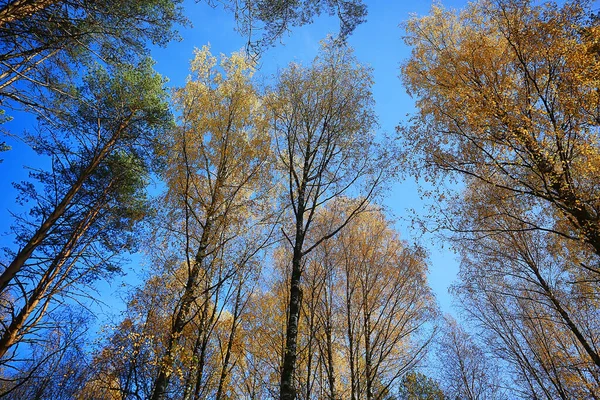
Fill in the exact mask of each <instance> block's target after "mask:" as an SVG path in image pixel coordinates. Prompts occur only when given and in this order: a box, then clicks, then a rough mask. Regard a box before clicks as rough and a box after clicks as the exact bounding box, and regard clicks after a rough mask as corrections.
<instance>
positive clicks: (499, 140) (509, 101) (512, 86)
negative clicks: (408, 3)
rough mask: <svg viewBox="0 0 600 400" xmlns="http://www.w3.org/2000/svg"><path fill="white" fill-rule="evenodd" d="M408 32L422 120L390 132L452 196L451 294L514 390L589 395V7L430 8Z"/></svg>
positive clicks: (592, 136) (446, 203) (593, 122)
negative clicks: (456, 255) (450, 183)
mask: <svg viewBox="0 0 600 400" xmlns="http://www.w3.org/2000/svg"><path fill="white" fill-rule="evenodd" d="M407 31H408V37H407V39H406V40H407V43H408V44H410V45H412V46H413V53H412V56H411V59H410V60H409V61H408V62H407V63H405V65H404V66H403V76H404V81H405V83H406V85H407V88H408V89H409V91H410V93H411V94H413V95H414V96H415V97H416V98H417V105H418V107H419V113H418V114H417V115H416V116H415V117H414V119H413V121H412V122H413V123H412V125H411V126H405V127H403V128H400V129H399V131H400V133H401V134H402V136H403V138H404V143H405V145H406V149H407V152H411V153H412V154H416V155H417V156H418V157H417V158H416V159H414V162H413V163H412V167H413V168H414V169H413V171H414V172H415V173H417V174H419V175H420V176H426V177H428V178H432V179H434V180H435V181H436V182H438V183H439V182H442V181H443V180H444V179H446V178H448V179H451V180H452V179H454V180H455V181H459V182H460V184H461V185H460V189H459V190H457V191H454V192H452V193H449V192H447V191H438V192H437V193H436V194H438V195H439V196H438V198H437V199H439V200H441V202H440V203H439V205H440V207H439V208H437V211H438V212H437V216H438V217H439V218H438V222H439V223H440V224H441V226H442V227H446V228H449V229H450V230H451V231H452V232H453V234H452V235H451V236H452V239H453V240H454V243H455V246H456V248H457V250H459V252H460V254H461V282H460V283H459V285H458V287H457V293H458V294H459V295H460V296H461V298H462V299H463V300H464V301H465V302H466V304H465V305H466V309H467V310H468V311H470V314H471V316H472V317H473V318H474V319H476V320H479V321H483V325H484V326H485V329H486V330H487V332H488V334H489V336H488V337H489V339H490V340H489V343H491V344H493V346H492V348H494V350H497V351H498V353H496V354H503V356H502V358H503V359H504V360H507V362H508V363H509V364H510V365H512V366H513V367H514V368H515V371H517V372H516V376H518V381H519V384H518V386H519V388H518V389H517V390H521V391H522V392H523V393H529V394H531V393H536V394H537V393H540V394H542V393H543V394H544V395H545V396H546V397H548V398H552V397H563V398H567V397H569V396H575V397H580V396H588V393H590V392H593V391H594V390H596V391H597V380H596V379H597V378H596V376H597V374H596V373H595V372H592V371H593V370H594V369H596V368H597V367H598V365H600V364H599V363H598V361H600V359H599V358H598V351H597V345H596V342H597V338H596V335H595V334H594V333H593V332H595V330H596V329H597V310H598V305H597V294H598V285H597V282H598V273H599V271H598V269H597V267H596V266H597V264H598V257H599V256H600V247H599V243H600V242H598V228H599V225H598V206H599V204H598V189H597V185H596V183H595V182H596V181H597V179H596V175H597V170H598V165H600V164H599V159H598V144H597V134H598V121H599V119H598V91H597V84H596V81H595V78H594V76H596V75H597V69H598V65H599V64H598V62H597V56H598V52H597V45H596V38H597V31H598V27H597V19H595V18H593V17H592V12H591V3H590V2H587V1H569V2H566V3H564V4H562V5H560V6H558V5H556V4H552V3H546V4H543V5H535V4H533V3H532V2H529V1H499V2H491V1H490V2H488V1H480V2H477V3H473V4H471V5H469V6H468V7H467V8H466V9H465V10H464V11H462V12H460V13H453V12H450V11H447V10H444V9H442V8H441V7H434V8H433V9H432V12H431V15H429V16H426V17H422V18H414V19H412V20H411V21H409V22H408V23H407ZM496 346H497V347H496ZM492 348H490V349H486V350H491V349H492ZM571 368H572V369H571ZM572 371H577V372H576V373H575V374H573V373H572ZM575 375H577V377H575ZM593 382H595V383H593ZM583 393H585V394H583ZM565 396H566V397H565Z"/></svg>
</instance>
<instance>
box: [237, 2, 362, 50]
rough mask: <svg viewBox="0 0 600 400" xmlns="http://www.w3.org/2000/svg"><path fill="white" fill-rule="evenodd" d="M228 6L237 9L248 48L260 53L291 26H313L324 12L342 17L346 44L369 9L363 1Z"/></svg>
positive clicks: (242, 3)
mask: <svg viewBox="0 0 600 400" xmlns="http://www.w3.org/2000/svg"><path fill="white" fill-rule="evenodd" d="M226 7H229V8H232V9H233V10H234V12H235V15H236V17H237V23H238V29H239V30H240V32H242V34H244V35H246V36H247V37H248V46H249V47H250V48H251V49H253V50H256V51H260V50H262V49H263V48H265V47H268V46H271V45H273V44H274V43H275V42H276V41H277V40H278V39H280V38H281V37H282V36H283V35H284V34H285V33H286V32H288V31H289V30H290V28H291V27H294V26H301V25H305V24H307V23H311V22H312V20H313V18H314V17H316V16H319V15H320V14H321V13H322V12H323V11H326V12H327V13H328V14H330V15H334V14H337V16H338V17H339V20H340V31H339V34H338V40H339V41H340V42H343V41H345V39H346V37H347V36H348V35H350V34H351V33H352V32H353V31H354V29H355V28H356V27H357V26H358V25H359V24H361V23H362V22H364V21H365V18H366V16H367V6H366V5H365V4H363V2H362V1H361V0H351V1H338V0H303V1H290V0H286V1H274V0H262V1H258V2H257V1H249V0H245V1H241V2H237V1H235V2H233V1H232V2H230V3H229V4H227V3H226ZM256 32H259V34H258V35H256Z"/></svg>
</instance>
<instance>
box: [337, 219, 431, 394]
mask: <svg viewBox="0 0 600 400" xmlns="http://www.w3.org/2000/svg"><path fill="white" fill-rule="evenodd" d="M338 240H339V244H338V245H339V250H337V251H336V253H337V257H339V261H338V263H339V268H340V270H341V271H340V275H341V284H340V288H341V297H342V299H341V303H342V306H343V308H344V317H343V318H342V321H343V332H344V336H345V337H344V342H345V348H344V355H345V356H344V358H345V360H346V362H347V363H348V367H349V375H350V376H349V379H348V381H349V383H350V393H349V396H348V398H350V399H360V398H365V399H369V400H370V399H375V400H382V399H385V398H386V396H387V395H388V394H390V393H391V392H392V390H393V389H394V388H395V385H396V383H397V381H398V380H399V379H400V378H401V377H402V376H403V375H404V374H405V373H406V371H407V370H409V369H410V368H412V367H413V366H414V365H415V364H416V363H417V362H418V361H419V360H420V359H421V358H422V357H423V356H424V351H425V348H426V346H427V345H428V344H429V342H430V340H431V337H430V336H429V337H428V335H427V330H426V329H425V324H426V323H427V322H431V320H432V318H434V317H435V315H436V313H437V311H436V309H435V306H434V304H433V299H432V295H431V293H430V292H429V289H428V287H427V283H426V278H425V272H426V265H425V255H424V254H423V252H422V250H421V249H419V248H411V247H409V246H407V244H406V243H404V242H402V241H401V240H400V239H399V238H398V234H397V233H396V232H395V231H394V230H393V229H391V227H390V225H389V222H388V221H387V220H386V218H385V217H384V216H383V215H382V213H381V212H380V211H377V210H374V209H370V210H369V211H368V212H367V213H364V214H362V215H360V216H358V217H357V218H356V219H355V220H353V221H351V222H350V223H349V225H348V226H347V229H345V230H344V231H342V232H340V237H339V239H338Z"/></svg>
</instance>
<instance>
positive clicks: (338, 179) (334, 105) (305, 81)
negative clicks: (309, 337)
mask: <svg viewBox="0 0 600 400" xmlns="http://www.w3.org/2000/svg"><path fill="white" fill-rule="evenodd" d="M371 84H372V79H371V73H370V71H369V69H368V68H366V67H364V66H362V65H360V64H359V63H358V62H357V60H356V59H355V58H354V56H353V55H352V53H351V51H350V50H349V49H347V48H343V47H336V46H334V45H332V44H325V45H324V48H323V50H322V53H321V54H320V55H319V56H318V57H317V58H316V59H315V60H314V62H313V64H312V65H311V66H310V67H303V66H301V65H298V64H292V65H291V66H290V67H289V68H288V69H287V70H285V71H283V72H282V73H281V74H280V75H279V76H278V77H277V83H276V84H275V86H274V88H273V90H272V93H270V94H269V97H268V102H269V104H268V107H269V113H270V119H271V130H272V131H273V134H274V137H275V148H276V155H277V160H278V172H279V173H280V174H281V177H282V179H283V180H284V182H285V183H284V185H285V192H286V193H285V197H284V200H283V201H284V202H285V206H286V207H287V208H288V210H289V218H288V219H287V221H286V222H287V223H286V224H285V225H284V226H283V227H282V231H283V233H284V236H285V240H286V242H287V243H288V245H289V246H290V249H292V251H291V253H292V257H291V261H292V262H291V276H290V298H289V309H288V319H287V329H286V345H285V354H284V358H283V366H282V369H281V389H280V397H281V399H286V400H287V399H295V398H296V387H295V384H294V372H295V370H296V358H297V339H298V325H299V318H300V309H301V297H302V294H301V292H302V289H301V278H302V271H303V270H304V269H305V257H306V255H308V254H309V253H310V252H311V251H312V250H314V249H315V248H316V247H317V246H318V245H319V244H321V243H322V242H324V241H326V240H328V239H330V238H332V237H333V236H334V235H335V234H337V233H338V232H339V231H340V230H341V229H342V228H343V227H344V226H345V225H346V224H347V223H348V222H349V221H350V220H352V218H354V216H356V215H357V214H358V213H360V212H361V211H362V210H364V208H365V206H366V204H367V200H368V199H369V198H371V197H372V196H373V194H374V192H375V190H376V188H377V187H378V186H379V184H380V180H381V175H382V173H383V172H382V171H383V168H381V166H380V165H377V163H376V160H375V157H376V154H377V153H376V149H375V143H374V136H373V131H372V129H373V127H374V123H375V116H374V114H373V110H372V103H373V100H372V96H371V89H370V88H371ZM346 193H348V194H349V193H354V194H356V195H357V196H361V195H362V196H363V197H362V201H359V202H358V203H356V205H355V207H354V208H353V210H352V211H351V212H350V213H349V214H348V217H347V218H346V220H344V221H341V222H340V223H339V225H337V226H334V227H332V228H331V230H330V231H328V232H325V233H323V235H321V236H320V237H311V238H310V239H308V240H307V238H308V237H309V236H310V235H309V233H310V231H311V226H312V224H313V222H314V218H315V215H316V212H317V211H318V210H319V209H320V208H322V207H323V206H325V205H328V204H334V203H332V200H338V201H336V202H335V204H337V205H338V207H343V205H344V201H342V200H341V196H342V195H343V194H346ZM332 212H335V211H332Z"/></svg>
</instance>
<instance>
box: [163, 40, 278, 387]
mask: <svg viewBox="0 0 600 400" xmlns="http://www.w3.org/2000/svg"><path fill="white" fill-rule="evenodd" d="M191 69H192V76H191V78H190V79H189V80H188V82H187V84H186V86H185V87H183V88H181V89H179V90H177V92H176V94H175V99H176V106H177V108H178V110H179V112H180V114H181V117H180V123H179V126H178V127H177V128H176V129H175V130H174V131H173V132H172V135H171V136H170V137H169V139H168V143H167V145H166V150H165V152H166V154H165V160H166V161H165V163H166V164H165V165H166V168H165V170H164V172H163V177H164V179H165V181H166V184H167V193H166V195H165V196H164V199H163V206H162V208H163V212H164V213H165V214H166V216H167V218H166V221H165V222H160V225H159V229H158V230H157V233H156V234H155V236H156V237H157V239H156V240H157V243H164V242H165V240H166V241H167V243H168V245H167V247H168V248H170V249H171V251H172V254H175V255H176V256H175V258H176V259H177V260H179V262H181V263H182V264H184V265H185V271H186V273H185V275H184V276H185V278H184V282H183V283H182V285H181V288H180V290H181V291H182V292H181V294H180V297H179V300H178V302H177V303H176V304H175V308H174V309H173V313H172V321H171V323H170V327H169V333H168V339H167V341H166V344H165V352H164V354H163V355H162V357H161V360H160V369H159V373H158V375H157V376H156V378H155V382H154V386H153V393H152V398H153V399H160V398H164V396H166V394H167V390H168V384H169V381H170V377H171V375H172V373H173V365H174V364H173V363H174V362H175V354H176V353H175V351H176V349H177V348H178V346H179V340H180V336H181V334H182V332H183V331H184V329H185V328H186V326H187V325H188V324H189V323H190V320H191V318H192V316H193V315H194V313H195V312H196V311H194V312H192V309H193V307H197V306H198V305H197V304H196V303H197V302H200V303H201V304H202V307H205V308H204V312H205V313H207V314H206V315H205V316H206V318H208V319H205V320H204V322H205V323H207V324H208V325H206V326H200V327H199V328H198V329H200V333H202V334H205V335H210V333H211V330H212V328H211V326H212V325H213V324H214V322H215V321H216V319H215V318H217V319H218V318H219V315H218V314H215V313H216V311H217V310H218V308H217V306H221V305H222V302H223V301H224V300H223V299H222V298H220V295H222V290H223V289H224V288H225V289H227V288H231V287H232V286H231V285H233V283H234V282H236V280H239V279H241V278H240V277H239V274H240V273H241V271H243V270H244V269H245V268H247V267H248V266H249V263H250V262H251V260H252V259H253V257H254V256H255V255H256V254H257V252H258V251H259V250H260V249H261V248H262V246H263V245H264V244H265V243H266V240H267V238H266V236H263V235H262V233H261V232H262V231H263V230H264V229H263V228H261V226H264V225H260V224H261V221H262V218H263V217H262V215H263V214H261V213H262V210H266V209H268V207H269V201H268V199H267V198H266V197H265V195H266V194H267V193H268V191H269V187H270V185H269V181H268V177H269V174H268V169H267V166H268V165H269V157H270V156H269V154H270V152H269V145H270V139H269V136H268V134H267V131H266V129H265V124H264V121H265V119H264V113H263V111H262V108H261V102H260V99H259V97H258V94H257V92H256V90H255V88H254V86H253V84H252V82H251V80H250V78H251V75H252V66H251V65H250V64H249V61H248V60H247V58H246V57H244V55H243V54H234V55H232V56H231V57H225V56H222V57H221V60H220V62H219V65H217V59H216V57H214V56H212V55H211V54H210V52H209V50H208V48H206V47H205V48H203V49H202V50H199V51H197V52H196V56H195V58H194V60H193V62H192V67H191ZM264 215H266V214H264ZM238 283H240V284H241V282H238ZM241 293H243V292H240V293H238V294H237V295H235V296H236V297H239V296H241ZM225 300H226V299H225ZM206 307H208V308H206ZM230 312H232V313H234V312H235V311H234V310H233V309H232V310H231V311H230ZM204 322H203V323H204ZM200 333H199V334H200ZM202 340H203V341H201V342H199V345H200V346H201V347H203V348H206V345H207V342H206V340H208V336H206V337H205V338H204V339H202ZM200 360H201V359H200ZM201 365H202V364H201V363H200V364H199V365H198V368H201ZM201 379H202V370H201V369H200V370H199V375H198V376H197V377H196V379H195V380H194V382H197V381H198V380H200V382H198V383H197V384H196V383H194V384H193V387H195V389H194V393H192V395H193V396H195V397H196V398H198V396H203V395H202V393H201V392H200V390H201V389H202V387H203V385H202V382H201Z"/></svg>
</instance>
